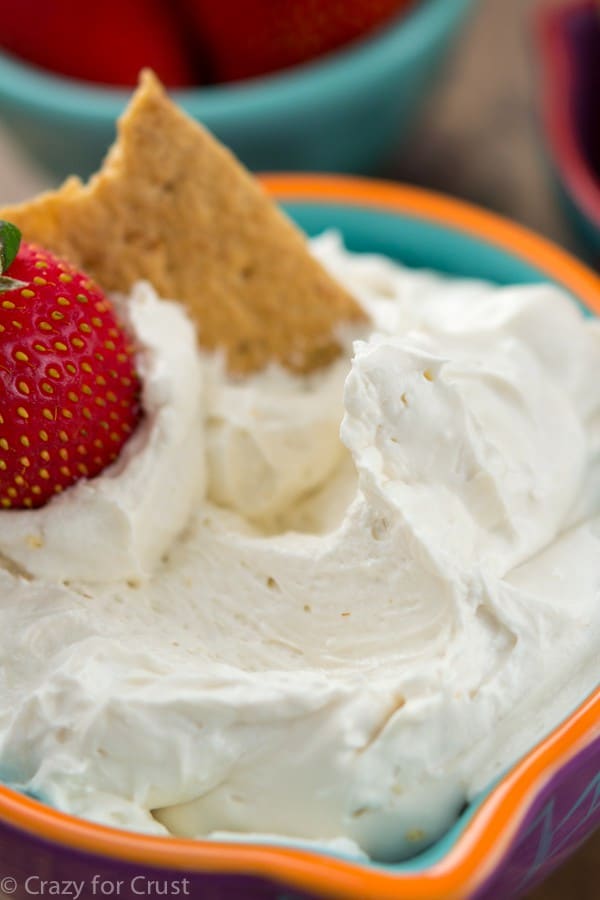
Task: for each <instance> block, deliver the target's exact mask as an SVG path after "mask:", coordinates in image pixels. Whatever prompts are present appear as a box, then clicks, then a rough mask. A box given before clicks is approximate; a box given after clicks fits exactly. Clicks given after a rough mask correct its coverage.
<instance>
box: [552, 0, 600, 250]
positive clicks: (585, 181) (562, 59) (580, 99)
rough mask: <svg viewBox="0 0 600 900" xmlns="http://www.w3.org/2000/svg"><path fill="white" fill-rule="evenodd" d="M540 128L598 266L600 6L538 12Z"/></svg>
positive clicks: (590, 0)
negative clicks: (541, 69)
mask: <svg viewBox="0 0 600 900" xmlns="http://www.w3.org/2000/svg"><path fill="white" fill-rule="evenodd" d="M537 40H538V47H539V56H540V59H541V62H542V68H543V91H542V122H543V128H544V134H545V138H546V143H547V146H548V149H549V151H550V160H551V163H552V168H553V171H554V174H555V177H556V179H557V182H558V185H559V188H560V193H561V196H562V199H563V202H564V205H565V207H566V209H567V212H568V214H569V217H570V219H571V221H572V222H573V224H574V226H575V228H576V230H577V232H578V234H579V235H580V236H581V238H582V239H583V242H584V244H585V245H586V247H587V248H588V249H589V250H590V251H591V254H592V258H593V259H594V260H595V261H596V262H597V263H598V264H600V125H599V121H600V117H599V114H598V102H599V101H598V97H599V96H600V6H599V5H598V3H597V0H583V2H582V0H577V2H575V3H568V4H567V5H564V6H559V7H555V8H550V9H545V10H542V11H541V13H540V15H539V18H538V28H537Z"/></svg>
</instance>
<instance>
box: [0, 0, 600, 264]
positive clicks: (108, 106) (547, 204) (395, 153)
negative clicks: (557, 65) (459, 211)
mask: <svg viewBox="0 0 600 900" xmlns="http://www.w3.org/2000/svg"><path fill="white" fill-rule="evenodd" d="M36 2H37V0H21V3H20V4H16V7H17V8H19V9H21V11H22V12H21V14H22V15H25V12H26V7H27V5H28V4H29V5H35V3H36ZM64 2H65V0H59V2H58V3H57V5H61V4H62V3H64ZM191 2H192V5H193V2H194V0H191ZM4 3H6V0H0V12H1V11H2V5H3V4H4ZM318 3H319V0H316V3H315V0H312V6H313V7H316V6H318ZM306 4H308V6H310V5H311V0H304V5H306ZM594 4H595V0H583V3H582V2H578V3H577V2H576V3H575V6H579V7H582V6H583V7H584V8H587V11H588V13H589V11H590V10H592V7H594ZM40 5H41V6H46V7H48V8H49V7H54V4H39V3H38V6H40ZM135 5H136V4H135V3H134V6H135ZM150 5H152V4H150ZM199 5H200V6H202V2H200V3H199ZM206 5H207V4H206V3H205V4H204V6H206ZM208 5H209V6H211V5H212V6H213V7H214V6H216V5H217V4H208ZM233 5H234V6H235V0H234V2H233ZM243 5H244V4H243V3H241V4H240V3H238V6H243ZM300 5H302V4H300ZM355 5H356V7H357V8H358V9H360V7H361V6H362V7H363V8H364V7H365V2H364V0H362V4H361V3H360V2H359V3H355V0H352V2H350V4H349V6H350V7H354V6H355ZM367 5H369V4H367ZM370 5H371V6H372V7H378V14H379V17H380V18H381V20H382V21H383V23H384V24H383V26H382V33H383V34H384V35H385V33H386V31H387V30H388V29H386V27H385V25H386V16H387V17H389V16H390V11H391V10H392V9H393V7H394V0H391V2H389V0H387V2H386V0H371V4H370ZM395 5H396V7H398V6H399V7H402V8H401V9H400V13H399V14H397V18H396V19H395V20H394V21H399V22H401V20H402V19H403V18H405V19H407V20H409V19H410V23H408V22H407V25H408V24H411V25H412V24H415V25H416V26H418V27H415V28H413V29H412V31H411V32H410V34H409V35H408V39H407V40H404V41H402V38H403V36H404V35H403V32H405V31H406V30H407V29H402V28H401V29H398V35H397V37H394V35H391V36H390V37H391V38H393V39H394V40H393V41H392V40H388V44H387V45H384V44H383V43H381V44H380V43H379V33H380V32H379V31H378V30H376V31H375V34H374V37H373V38H372V43H373V48H372V49H373V53H372V54H371V58H370V59H365V57H364V55H363V57H360V56H355V55H354V51H353V47H354V46H355V44H353V43H352V42H350V44H349V48H350V49H349V50H347V49H346V48H342V53H341V57H342V58H343V57H344V55H345V54H346V55H347V59H348V61H347V63H346V65H345V66H338V69H337V70H334V71H333V72H332V71H331V70H330V68H328V66H327V60H328V59H329V57H328V56H324V57H321V58H318V59H317V64H316V66H315V65H314V64H312V65H311V62H310V54H311V52H313V53H314V52H315V48H314V47H311V46H310V44H308V45H307V46H306V47H300V48H292V49H291V51H290V52H291V53H292V54H293V53H299V54H301V53H302V52H303V51H304V53H305V55H307V56H308V57H309V59H308V65H307V64H306V63H305V64H304V65H303V66H302V67H300V68H297V67H296V68H294V67H292V68H287V69H286V70H285V71H283V72H282V73H279V72H275V73H274V74H271V75H270V76H269V75H267V77H266V78H265V77H263V78H260V77H259V78H258V79H256V80H249V81H248V80H243V79H242V80H237V81H233V82H230V83H228V84H225V85H217V86H212V87H204V88H201V89H199V90H194V89H190V88H185V87H184V88H183V90H181V87H180V89H179V90H180V93H178V95H177V96H178V99H181V100H183V102H184V104H185V105H186V106H187V107H188V108H189V109H190V110H191V111H192V112H193V113H194V114H196V115H199V117H201V118H202V120H203V121H204V122H205V123H206V124H207V125H208V126H209V127H211V128H212V129H213V130H214V131H215V132H216V133H217V134H219V136H220V137H222V138H223V139H224V140H225V141H226V142H227V143H229V144H230V145H231V146H233V148H234V149H235V150H236V152H238V153H239V154H240V155H241V156H242V158H244V160H245V161H246V162H247V163H249V164H250V165H251V166H253V167H254V168H261V169H265V168H269V169H271V168H283V169H286V168H291V169H295V168H298V167H299V165H298V161H299V160H298V157H299V158H300V161H301V163H302V168H307V167H310V168H318V169H329V170H333V169H342V170H344V169H346V170H348V169H349V170H350V171H361V172H364V171H367V172H369V173H371V174H373V173H375V174H380V175H385V176H387V177H391V178H395V179H399V180H402V181H409V182H414V183H416V184H419V185H424V186H427V187H431V188H433V189H435V190H441V191H444V192H447V193H450V194H453V195H456V196H459V197H463V198H466V199H468V200H471V201H473V202H475V203H479V204H482V205H484V206H486V207H488V208H490V209H493V210H497V211H498V212H501V213H503V214H505V215H508V216H510V217H511V218H514V219H516V220H518V221H519V222H522V223H524V224H525V225H528V226H530V227H531V228H533V229H535V230H537V231H539V232H541V233H542V234H544V235H547V236H548V237H550V238H552V239H553V240H555V241H557V242H559V243H560V244H562V245H563V246H565V247H567V248H569V249H571V250H573V251H575V252H577V253H579V254H580V255H585V256H586V257H587V258H588V259H590V258H591V259H592V260H593V259H599V260H600V245H599V247H598V248H596V247H595V246H594V241H593V239H592V240H591V241H590V240H589V239H588V240H587V241H582V240H581V229H580V230H579V232H578V231H577V227H575V228H574V226H573V221H574V217H573V215H572V212H571V214H570V215H568V214H566V213H565V207H564V203H561V201H560V199H559V193H558V189H557V185H556V178H555V176H554V175H553V174H552V172H551V167H550V166H549V164H548V163H549V159H550V157H551V155H552V154H551V151H550V148H549V142H548V138H547V135H544V134H543V133H542V128H541V121H542V96H543V94H544V89H546V91H547V90H548V89H549V86H548V78H545V76H544V69H543V65H542V59H541V50H540V41H539V20H540V16H541V15H542V14H543V13H544V12H545V13H548V12H549V11H552V10H553V9H554V10H556V9H559V10H560V9H564V8H565V7H569V6H570V7H572V6H573V2H572V0H566V2H565V0H420V2H419V0H395ZM13 6H14V4H13ZM66 6H67V7H68V6H69V0H66ZM108 6H110V3H109V4H108ZM226 6H227V4H224V7H226ZM251 6H252V3H250V7H251ZM424 12H427V14H428V15H427V16H425V15H424V14H423V15H421V13H424ZM465 14H466V18H465ZM417 15H421V19H420V21H419V22H416V23H413V22H412V19H413V18H415V17H417ZM376 18H377V17H376V16H375V17H374V20H375V25H377V21H376ZM536 23H537V29H536ZM209 24H211V25H212V26H213V32H215V33H216V31H215V28H216V26H218V25H219V23H218V22H217V23H209ZM361 26H362V27H363V28H366V25H365V23H364V22H363V23H360V21H359V22H357V33H358V30H359V28H360V27H361ZM332 27H333V26H332ZM599 30H600V26H599ZM389 31H390V32H391V31H393V28H390V29H389ZM355 37H356V35H355ZM368 37H369V35H367V39H368ZM9 38H10V35H9ZM327 38H328V36H327V35H325V44H324V46H325V47H327V46H328V45H327V43H326V41H327ZM347 39H348V36H346V40H347ZM19 40H21V44H19ZM13 41H14V42H16V45H17V49H19V50H22V46H21V45H22V41H23V39H22V37H21V35H20V34H18V33H17V34H16V37H14V38H13ZM1 42H2V43H3V44H6V42H7V37H6V33H5V34H4V35H3V37H2V39H1ZM46 43H47V42H46ZM329 46H335V44H334V42H333V41H332V40H331V36H329ZM356 46H360V45H356ZM26 49H27V48H26ZM288 49H289V48H288ZM595 50H596V51H597V52H599V53H600V40H598V43H597V45H596V46H595ZM34 51H36V52H38V54H39V50H38V49H37V48H35V47H34ZM58 51H61V52H62V48H60V47H59V48H57V52H58ZM578 51H580V48H579V47H576V48H575V50H574V52H578ZM140 52H143V50H142V51H140ZM256 52H257V53H258V52H259V49H258V50H257V51H256ZM282 53H283V51H282ZM32 55H34V58H35V54H34V53H32ZM64 55H65V54H64V53H63V57H64ZM205 55H206V54H204V53H203V54H202V57H203V58H204V56H205ZM143 58H144V57H143V56H141V57H140V59H143ZM291 58H292V59H293V58H294V57H293V55H292V56H291ZM9 59H10V57H9ZM321 59H323V60H325V64H324V65H322V63H321ZM42 61H44V60H42ZM51 62H52V60H51ZM278 62H279V64H281V60H279V61H277V60H270V61H269V60H267V61H266V62H265V65H268V64H270V65H277V63H278ZM226 63H227V60H226V61H225V64H223V65H222V66H221V68H222V69H224V67H225V65H226ZM253 63H254V64H255V63H256V61H253V60H250V61H249V63H248V66H249V67H250V71H252V68H251V67H252V65H253ZM105 64H106V65H108V63H105ZM98 65H99V66H101V65H102V61H99V62H98ZM163 65H164V63H163ZM288 65H289V63H288ZM3 66H4V67H3ZM377 66H379V68H380V69H381V70H382V71H380V72H379V73H377V72H374V71H373V70H374V69H376V68H377ZM386 67H387V68H386ZM255 68H256V64H255ZM30 71H33V72H39V71H40V70H38V69H31V70H30ZM296 72H300V73H301V77H300V78H298V77H297V76H296ZM28 74H29V73H28V72H26V73H25V76H27V75H28ZM44 74H45V73H44ZM170 74H172V73H170V72H169V71H167V75H170ZM233 74H234V75H236V73H235V72H234V73H233ZM25 76H24V74H23V72H22V71H17V72H15V71H13V70H11V69H10V68H8V69H7V68H6V64H5V63H4V62H3V61H2V60H0V123H1V124H0V197H1V198H2V202H4V203H8V202H13V201H15V200H20V199H21V198H25V197H27V196H29V195H31V194H33V193H35V192H37V191H39V190H40V189H41V188H44V187H47V186H49V185H51V184H55V183H57V181H58V180H59V178H60V177H62V176H64V175H65V174H66V173H67V172H70V171H78V172H80V173H81V174H84V175H85V174H88V173H89V171H92V170H93V169H94V168H95V167H96V166H97V164H98V162H99V161H100V159H101V157H102V155H103V152H104V150H105V149H106V147H107V146H108V144H109V143H110V140H111V139H112V122H113V120H114V115H116V114H117V113H118V111H119V109H120V108H122V106H123V105H124V103H125V101H126V97H127V90H126V89H120V88H114V87H113V88H111V89H110V90H106V89H103V88H98V86H97V85H96V84H93V85H92V84H90V82H88V83H87V84H86V83H85V82H84V81H73V82H71V81H63V80H62V79H61V78H60V77H59V78H57V79H54V82H53V84H52V86H51V88H48V87H47V82H48V79H46V83H45V82H44V81H43V79H42V81H41V83H40V82H33V83H31V84H28V83H26V82H27V77H25ZM96 77H101V76H96ZM114 77H115V78H116V79H117V80H118V79H119V77H124V78H126V77H129V78H130V79H131V74H130V73H125V75H124V76H121V75H120V73H119V72H116V73H115V75H114ZM177 77H178V73H175V75H174V76H172V80H175V83H177V81H176V78H177ZM180 77H184V76H180ZM190 77H198V76H193V75H192V76H190ZM384 77H385V82H384V81H383V79H384ZM311 78H312V81H311ZM377 78H379V79H380V82H379V83H377ZM336 79H337V81H336ZM50 80H51V79H50ZM168 80H169V79H168V77H167V78H165V81H167V82H168ZM15 83H17V84H18V86H19V90H18V91H15V89H14V84H15ZM71 85H75V86H77V87H78V86H82V87H83V92H80V95H77V92H75V93H73V92H72V91H71V92H69V90H68V89H70V88H71ZM361 85H362V88H361V90H362V93H363V94H364V102H365V103H366V111H365V110H364V109H363V110H360V109H359V110H356V109H353V108H351V109H350V111H349V112H348V111H347V110H346V108H345V106H344V104H345V103H350V100H352V102H353V103H359V102H360V98H359V96H358V94H359V87H360V86H361ZM384 85H385V86H384ZM57 86H58V88H57ZM592 87H593V89H594V93H595V92H596V91H597V90H598V89H599V88H600V85H599V84H598V81H597V80H596V82H595V84H594V85H592ZM590 90H591V88H590ZM336 91H337V92H338V95H336ZM329 95H332V103H333V106H332V107H331V108H328V107H327V106H326V105H325V106H324V108H323V109H322V110H320V111H317V112H316V113H315V112H314V107H315V106H318V105H319V103H321V102H322V103H323V104H326V103H327V98H328V97H329ZM349 95H350V96H349ZM382 95H384V96H383V97H382ZM322 98H325V99H322ZM36 101H38V102H39V108H36V107H35V103H36ZM378 103H381V104H383V105H382V106H381V108H379V107H378V106H377V104H378ZM277 104H279V105H280V108H279V107H278V108H276V107H277ZM386 104H387V105H386ZM55 107H56V108H58V107H60V108H61V109H64V108H65V107H68V109H69V112H68V113H67V115H66V118H65V120H64V122H61V121H59V120H58V118H57V116H58V113H57V112H56V109H55ZM96 107H98V110H96ZM305 107H306V108H307V109H308V108H310V110H311V114H312V115H313V118H312V119H306V120H304V119H303V118H302V117H303V115H304V111H305ZM340 108H343V109H342V110H341V112H339V117H340V118H339V121H337V120H336V121H333V123H332V117H333V115H334V110H335V114H336V115H337V114H338V111H339V110H340ZM286 110H288V111H289V115H290V121H289V122H287V121H286V120H285V115H286V112H285V111H286ZM84 113H85V114H87V115H88V116H91V117H92V118H91V119H90V120H89V121H88V120H86V119H85V116H84ZM259 113H260V115H259ZM367 113H368V114H369V117H367ZM344 115H345V116H346V118H343V116H344ZM102 116H104V118H105V120H106V122H107V123H108V124H106V125H105V124H102V125H101V126H100V124H99V122H100V120H101V118H102ZM353 116H354V119H353V118H352V117H353ZM361 117H362V118H361ZM244 118H246V119H248V118H249V119H251V120H252V126H251V127H252V131H251V132H249V133H248V134H246V133H245V132H244V121H243V120H244ZM294 119H296V120H298V121H300V126H299V129H298V130H299V131H301V132H302V139H304V138H305V137H306V136H307V138H308V142H309V143H310V145H311V146H308V147H307V146H302V147H300V149H299V150H297V151H296V152H294V151H293V150H292V149H291V145H292V144H293V145H294V146H295V147H296V148H297V147H298V146H299V145H300V141H301V138H300V137H299V136H298V135H297V134H296V133H295V131H294V122H293V120H294ZM388 119H390V121H388ZM79 120H81V121H79ZM263 120H264V121H263ZM363 120H364V124H363V125H362V127H360V126H361V124H362V123H363ZM323 122H327V123H329V127H328V133H330V134H331V133H334V135H335V136H336V139H335V141H332V144H333V147H332V148H331V150H330V152H329V154H328V153H327V150H326V149H325V150H323V149H321V148H322V146H323V145H324V144H325V141H324V139H323V138H322V135H323V133H324V128H323V127H322V126H323ZM378 123H382V124H381V129H382V133H381V134H377V135H375V136H372V138H371V140H372V143H373V146H372V147H365V148H363V147H360V146H356V147H355V146H354V144H355V143H356V140H357V137H356V133H357V132H363V133H364V132H366V131H369V132H373V131H376V129H377V127H379V124H378ZM357 126H358V127H357ZM262 128H264V133H263V132H262V131H261V129H262ZM44 129H46V131H44ZM94 129H96V130H98V129H99V132H98V136H97V137H95V138H94V140H95V144H94V146H93V149H92V151H91V153H90V152H89V151H88V156H87V158H86V159H85V160H84V162H83V163H82V162H81V160H78V159H75V160H73V159H72V158H71V154H72V147H73V145H74V144H77V143H79V144H81V143H82V142H83V136H84V135H87V134H89V133H91V132H92V131H94ZM103 129H104V130H103ZM48 132H49V133H48ZM78 132H79V134H80V135H81V140H80V141H79V142H78V141H77V134H78ZM15 133H17V134H19V135H21V137H22V138H23V140H22V141H21V142H17V141H16V140H15V139H14V134H15ZM61 133H62V134H64V141H63V145H62V146H61V140H60V138H61ZM95 133H96V132H95V131H94V134H95ZM288 133H289V137H286V135H287V134H288ZM319 133H320V134H321V137H320V138H319V141H318V142H317V139H316V137H317V134H319ZM278 141H279V142H280V143H279V144H278V143H277V142H278ZM286 142H287V143H286ZM317 143H318V145H319V148H320V149H319V152H318V153H316V155H315V151H314V147H315V145H317ZM264 146H267V147H268V148H270V149H269V151H268V152H266V153H265V152H264V150H263V147H264ZM311 147H312V149H311ZM319 153H320V154H321V156H322V157H323V158H321V157H320V156H319ZM336 153H337V156H336ZM344 153H346V156H344ZM269 154H270V155H269ZM340 154H341V156H340ZM352 154H354V160H355V164H354V165H353V158H352ZM34 156H37V157H38V159H37V160H35V159H34ZM57 157H58V159H57ZM40 159H41V160H43V161H44V160H45V162H46V165H45V166H44V164H43V163H40ZM48 161H50V162H51V163H52V168H48ZM256 163H258V165H256ZM261 163H263V164H261ZM61 167H62V170H61ZM598 190H599V191H600V188H598ZM599 207H600V201H599ZM598 216H599V218H598V222H597V227H598V234H599V235H600V212H598ZM576 218H577V217H576V216H575V219H576ZM580 224H581V223H580ZM588 238H589V236H588ZM598 240H599V241H600V237H599V238H598Z"/></svg>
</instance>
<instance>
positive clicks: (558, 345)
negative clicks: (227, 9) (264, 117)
mask: <svg viewBox="0 0 600 900" xmlns="http://www.w3.org/2000/svg"><path fill="white" fill-rule="evenodd" d="M313 250H314V252H315V254H316V255H317V256H318V257H319V258H321V260H322V262H323V263H324V264H325V265H326V266H327V267H328V268H329V269H330V270H331V271H332V273H333V274H334V275H335V276H336V277H337V278H339V280H340V281H341V282H343V283H344V284H345V285H346V286H347V287H348V288H349V289H350V290H351V291H352V292H353V293H354V294H355V295H356V296H357V298H358V299H359V300H360V302H361V303H362V304H363V305H364V307H365V309H366V310H367V312H368V313H369V315H370V317H371V320H372V327H371V328H370V329H369V331H368V332H366V333H363V334H360V335H343V336H342V338H343V339H344V341H346V342H347V349H348V352H347V354H346V355H345V356H344V357H343V358H341V359H340V360H339V361H337V362H336V363H335V364H334V365H332V366H331V367H330V368H329V369H328V370H327V371H325V372H320V373H316V374H313V375H310V376H308V377H297V376H293V375H291V374H289V373H286V372H283V371H281V370H279V369H276V368H273V369H271V370H268V371H266V372H264V373H261V374H258V375H255V376H252V377H249V378H246V379H245V380H244V381H237V382H236V381H233V380H231V379H228V378H227V376H226V375H225V374H224V372H223V367H222V363H221V361H220V360H219V359H218V358H216V357H209V356H206V355H204V354H200V353H199V352H198V351H197V350H196V348H195V343H194V333H193V328H192V326H191V324H190V323H189V322H188V321H187V319H186V318H185V315H184V314H183V312H182V311H181V310H180V309H179V308H178V307H177V306H176V305H173V304H171V303H168V302H165V301H163V300H159V299H158V298H156V296H155V295H154V293H153V291H152V288H151V287H150V286H149V285H145V284H140V285H138V286H137V287H136V289H135V290H134V292H133V294H132V296H131V297H130V298H128V299H127V300H126V301H124V303H125V308H126V309H127V315H128V318H129V322H130V325H131V327H132V329H133V330H134V331H135V333H136V336H137V338H138V342H139V344H140V345H141V348H142V350H141V353H140V370H141V374H142V378H143V383H144V408H145V411H146V416H145V420H144V424H143V425H142V427H141V428H140V429H139V431H138V433H137V434H136V435H135V436H134V438H133V439H132V440H131V441H130V442H129V444H128V446H127V448H126V450H125V452H124V453H123V454H122V456H121V457H120V459H119V460H118V461H117V462H116V463H115V464H114V465H113V466H112V467H111V468H110V469H109V470H107V471H106V472H105V473H103V474H102V475H100V476H99V477H97V478H96V479H93V480H92V481H89V482H81V483H79V484H78V485H77V486H76V487H74V488H72V489H70V490H69V491H66V492H65V493H64V494H63V495H61V496H59V497H57V498H56V499H54V500H53V501H52V502H51V503H50V504H49V505H48V506H47V507H44V508H43V509H40V510H35V511H23V512H16V513H15V512H12V511H11V512H0V554H1V560H2V568H0V622H1V623H2V627H1V628H0V660H1V663H2V664H1V666H0V773H1V774H2V776H3V777H4V779H5V780H7V781H9V782H10V783H12V784H14V785H16V786H18V787H20V788H22V789H26V790H28V791H32V792H34V793H36V794H37V795H38V796H40V797H41V798H42V799H44V800H46V801H47V802H49V803H51V804H52V805H54V806H56V807H57V808H59V809H62V810H66V811H68V812H71V813H73V814H75V815H80V816H84V817H86V818H89V819H93V820H95V821H99V822H103V823H105V824H109V825H114V826H117V827H125V828H131V829H136V830H140V831H144V832H148V833H154V834H167V833H171V834H177V835H184V836H191V837H205V836H211V835H218V836H220V837H222V836H223V835H224V834H225V835H231V834H236V835H239V834H248V833H251V834H253V835H261V834H265V835H274V834H275V835H284V836H286V837H290V838H297V839H303V840H310V841H316V842H317V843H320V844H327V843H329V842H336V841H338V842H339V840H340V839H343V841H342V843H341V844H337V845H336V844H334V846H343V847H344V848H347V847H351V848H354V849H355V852H357V853H359V852H362V853H366V854H369V855H371V856H373V857H375V858H378V859H384V860H395V859H399V858H402V857H405V856H407V855H410V854H413V853H415V852H417V851H418V850H420V849H421V848H423V847H424V846H426V845H427V844H429V843H431V842H432V841H433V840H435V839H436V838H437V837H438V836H439V835H440V834H441V833H443V831H444V830H445V829H446V828H447V827H448V826H449V824H451V822H452V821H453V819H454V818H455V816H456V815H457V814H458V812H459V810H460V808H461V807H462V805H463V804H464V802H465V801H466V800H467V799H468V798H469V797H470V796H472V795H473V794H474V793H475V792H477V791H478V790H479V789H480V788H482V787H484V786H485V785H486V783H487V782H488V781H489V780H490V779H491V778H493V777H495V776H497V775H498V774H499V773H500V772H501V771H502V770H503V769H504V768H506V766H508V765H509V764H510V763H511V762H512V761H513V760H514V759H516V758H517V757H518V756H519V755H520V754H522V753H523V752H525V751H526V750H527V749H528V748H529V747H530V746H531V745H532V744H533V743H534V742H535V741H536V740H537V739H539V738H540V737H541V736H542V735H543V734H544V733H545V731H547V730H548V729H549V728H550V727H551V726H552V725H554V724H557V723H558V722H559V721H560V718H561V717H562V716H564V715H565V714H566V713H567V712H568V711H570V709H572V708H573V706H574V705H575V704H576V703H577V702H578V701H579V700H581V699H583V698H584V697H585V695H586V694H587V693H588V692H589V691H590V690H592V689H593V688H594V686H595V685H596V683H597V681H598V674H599V672H598V661H597V649H598V644H599V638H600V516H599V513H600V466H599V465H598V460H599V458H600V392H599V391H597V390H596V389H595V384H596V380H597V379H596V378H595V375H596V373H597V372H598V371H599V370H600V330H599V327H598V325H597V323H594V322H592V321H590V320H586V319H585V318H584V317H583V316H582V314H581V313H580V311H579V310H578V309H577V307H576V305H575V304H574V303H573V302H572V300H570V299H569V298H568V297H566V296H565V295H564V293H563V292H561V291H560V290H559V289H558V288H555V287H552V286H549V285H534V286H523V287H503V288H500V287H495V286H492V285H489V284H486V283H483V282H476V281H458V280H449V279H444V278H442V277H439V276H437V275H433V274H431V273H423V272H411V271H409V270H406V269H404V268H402V267H401V266H399V265H396V264H395V263H392V262H391V261H389V260H386V259H383V258H381V257H375V256H355V255H352V254H350V253H348V252H347V251H345V250H344V248H343V247H342V246H341V244H340V243H339V240H338V239H337V238H336V236H335V235H325V236H323V237H322V238H320V239H318V240H317V241H315V242H314V243H313ZM352 337H355V338H357V340H356V341H355V343H354V345H353V347H352V342H351V338H352ZM348 842H350V843H348Z"/></svg>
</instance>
